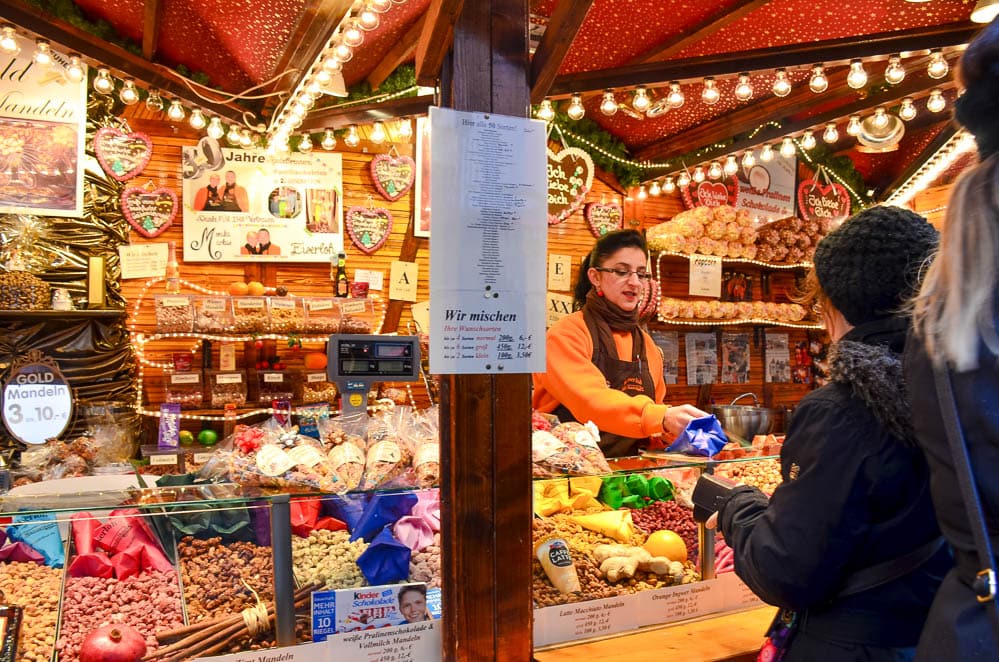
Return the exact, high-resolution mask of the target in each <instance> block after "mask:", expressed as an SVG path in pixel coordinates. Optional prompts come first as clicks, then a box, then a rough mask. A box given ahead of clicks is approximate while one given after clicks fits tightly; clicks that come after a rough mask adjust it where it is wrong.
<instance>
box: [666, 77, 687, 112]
mask: <svg viewBox="0 0 999 662" xmlns="http://www.w3.org/2000/svg"><path fill="white" fill-rule="evenodd" d="M684 101H685V99H684V96H683V90H682V89H680V83H678V82H676V81H673V82H672V83H670V84H669V94H668V95H667V96H666V103H668V104H669V107H670V108H673V109H676V108H679V107H680V106H682V105H683V102H684Z"/></svg>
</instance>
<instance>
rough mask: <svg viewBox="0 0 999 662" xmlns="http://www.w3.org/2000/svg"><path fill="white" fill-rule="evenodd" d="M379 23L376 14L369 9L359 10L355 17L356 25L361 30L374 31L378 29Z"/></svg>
mask: <svg viewBox="0 0 999 662" xmlns="http://www.w3.org/2000/svg"><path fill="white" fill-rule="evenodd" d="M380 21H381V19H380V18H378V12H376V11H375V10H373V9H371V8H370V7H365V8H364V9H362V10H361V13H360V14H358V15H357V23H358V25H360V26H361V29H362V30H374V29H375V28H377V27H378V23H379V22H380Z"/></svg>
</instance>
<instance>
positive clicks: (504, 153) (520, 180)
mask: <svg viewBox="0 0 999 662" xmlns="http://www.w3.org/2000/svg"><path fill="white" fill-rule="evenodd" d="M430 122H431V132H430V135H431V141H432V145H431V150H430V152H431V170H432V173H433V176H432V177H431V204H432V206H433V209H434V232H433V233H432V234H431V237H430V290H431V292H433V296H432V297H431V301H430V371H431V372H433V373H438V374H447V373H450V374H459V373H502V372H508V373H518V372H520V373H522V372H539V371H542V370H544V337H545V316H546V303H547V302H546V296H545V295H546V291H545V283H546V280H545V275H546V261H547V228H548V225H547V208H548V197H547V196H548V187H547V171H546V161H545V145H546V134H545V124H544V122H539V121H537V120H529V119H524V118H517V117H507V116H502V115H493V114H484V113H466V112H458V111H453V110H448V109H440V108H431V109H430Z"/></svg>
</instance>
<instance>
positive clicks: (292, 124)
mask: <svg viewBox="0 0 999 662" xmlns="http://www.w3.org/2000/svg"><path fill="white" fill-rule="evenodd" d="M285 123H286V124H287V125H288V133H291V132H292V131H293V130H294V129H297V128H298V127H300V126H302V115H288V119H287V120H286V121H285Z"/></svg>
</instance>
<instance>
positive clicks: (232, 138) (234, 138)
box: [225, 124, 240, 146]
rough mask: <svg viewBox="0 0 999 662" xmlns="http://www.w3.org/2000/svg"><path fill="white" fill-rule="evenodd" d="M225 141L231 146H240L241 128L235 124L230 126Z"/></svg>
mask: <svg viewBox="0 0 999 662" xmlns="http://www.w3.org/2000/svg"><path fill="white" fill-rule="evenodd" d="M225 139H226V142H228V143H229V144H230V145H233V146H236V145H238V144H239V141H240V134H239V127H238V126H236V125H235V124H230V125H229V130H228V131H227V132H226V134H225Z"/></svg>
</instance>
